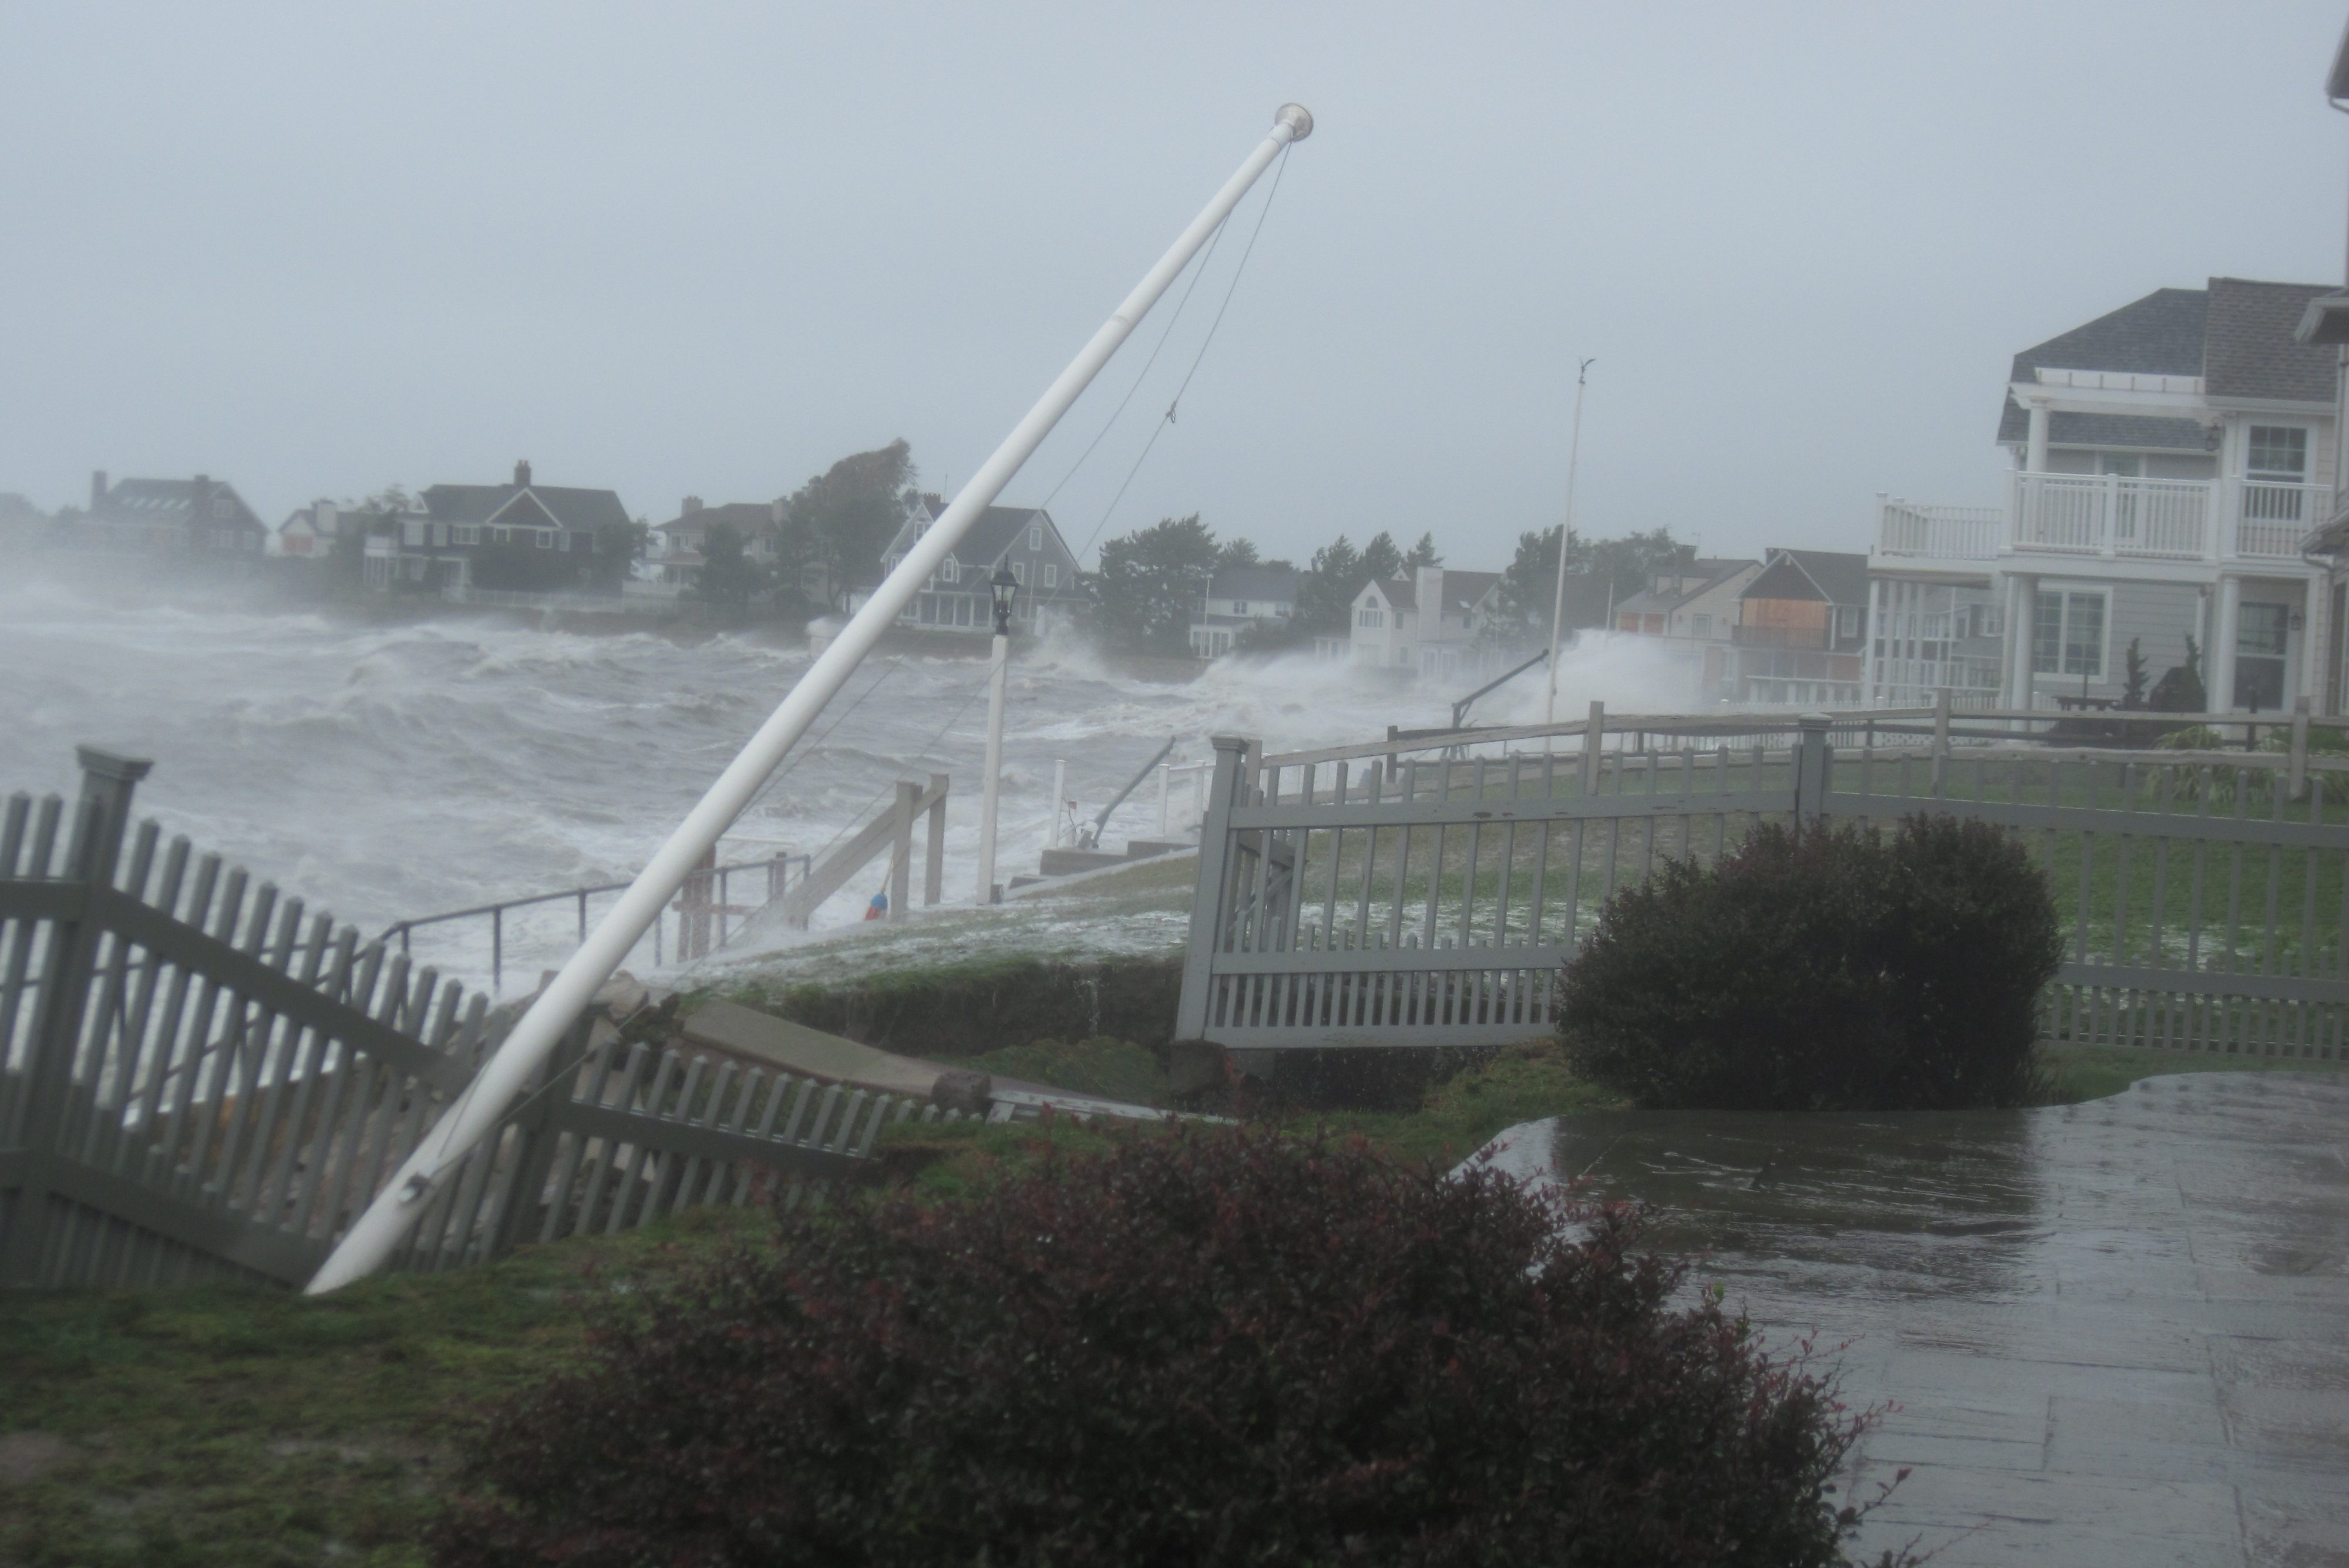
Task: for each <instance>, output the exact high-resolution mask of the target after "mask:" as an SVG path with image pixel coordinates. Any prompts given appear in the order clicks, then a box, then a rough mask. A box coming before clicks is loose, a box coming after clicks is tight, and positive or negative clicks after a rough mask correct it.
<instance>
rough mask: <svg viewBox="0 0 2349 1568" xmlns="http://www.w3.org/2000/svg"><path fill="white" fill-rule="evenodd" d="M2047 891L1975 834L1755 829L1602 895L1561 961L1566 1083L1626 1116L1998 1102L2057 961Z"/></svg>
mask: <svg viewBox="0 0 2349 1568" xmlns="http://www.w3.org/2000/svg"><path fill="white" fill-rule="evenodd" d="M2063 945H2064V944H2063V930H2062V928H2061V926H2060V924H2059V922H2058V919H2057V916H2056V912H2055V901H2054V897H2053V896H2052V895H2051V894H2050V893H2049V891H2048V888H2047V880H2046V878H2045V877H2044V876H2043V875H2042V874H2041V873H2040V871H2039V868H2038V867H2036V866H2034V865H2033V864H2032V861H2031V857H2030V856H2029V854H2027V853H2026V852H2025V851H2024V849H2023V846H2022V845H2021V844H2020V843H2019V842H2018V841H2017V840H2016V838H2015V837H2014V836H2013V834H2011V833H2009V832H2007V831H2006V830H2005V829H2003V828H2000V827H1996V826H1992V825H1991V824H1989V823H1986V822H1978V821H1971V820H1967V821H1961V820H1959V819H1957V818H1954V817H1950V816H1912V817H1909V818H1908V819H1906V820H1905V821H1903V822H1902V823H1901V824H1900V826H1899V830H1898V831H1897V832H1895V833H1893V834H1892V835H1891V836H1889V837H1887V836H1884V835H1882V834H1879V833H1878V832H1877V831H1876V830H1875V829H1873V828H1858V827H1853V826H1838V827H1836V828H1834V829H1831V830H1828V829H1817V828H1815V829H1812V830H1811V831H1809V832H1806V833H1805V834H1804V835H1802V836H1801V837H1800V838H1799V839H1797V838H1796V836H1795V835H1794V834H1793V833H1791V832H1789V831H1788V830H1787V829H1786V828H1785V827H1781V826H1775V825H1764V826H1761V827H1758V828H1756V829H1755V830H1754V833H1753V834H1752V836H1749V837H1748V838H1747V839H1746V840H1745V842H1744V844H1743V845H1741V846H1739V847H1738V848H1736V849H1734V850H1733V851H1732V852H1730V853H1729V854H1728V855H1725V856H1723V857H1722V859H1721V860H1720V862H1719V863H1718V864H1716V865H1713V866H1700V865H1696V864H1693V863H1691V862H1685V861H1674V862H1671V863H1669V864H1667V865H1666V866H1665V867H1663V868H1662V869H1661V870H1660V871H1659V872H1657V874H1656V875H1655V876H1654V877H1651V879H1650V880H1648V881H1647V882H1645V883H1643V884H1641V885H1640V886H1639V887H1635V888H1626V889H1625V890H1624V891H1622V892H1620V893H1618V894H1617V895H1616V896H1615V897H1614V898H1611V899H1609V901H1608V904H1607V908H1606V909H1605V911H1604V912H1603V913H1602V915H1601V917H1600V919H1599V929H1598V930H1597V932H1596V933H1594V934H1593V936H1592V937H1591V939H1590V940H1588V942H1586V943H1585V944H1583V947H1582V950H1581V951H1579V952H1578V953H1577V954H1576V955H1575V957H1574V958H1573V960H1572V961H1569V962H1568V964H1567V966H1566V982H1565V989H1564V992H1563V994H1562V996H1561V998H1560V1002H1559V1025H1558V1032H1559V1035H1560V1038H1561V1039H1562V1040H1563V1041H1564V1043H1565V1044H1566V1048H1567V1053H1568V1058H1569V1060H1571V1061H1572V1063H1573V1064H1574V1066H1575V1069H1576V1071H1578V1072H1579V1073H1581V1074H1583V1075H1586V1076H1588V1077H1590V1078H1592V1079H1595V1080H1597V1081H1598V1082H1599V1083H1602V1084H1605V1085H1608V1086H1609V1087H1611V1088H1615V1089H1618V1090H1620V1091H1622V1092H1623V1093H1626V1094H1628V1095H1630V1096H1633V1097H1634V1098H1636V1099H1638V1100H1639V1101H1640V1102H1641V1103H1642V1104H1645V1105H1651V1106H1692V1107H1702V1108H1732V1109H1774V1110H1879V1111H1884V1110H1925V1109H1933V1108H1951V1109H1953V1108H1960V1107H1965V1106H2013V1105H2018V1104H2021V1103H2023V1101H2025V1100H2026V1099H2027V1098H2029V1096H2030V1095H2031V1093H2032V1089H2033V1076H2034V1074H2035V1071H2036V1066H2035V1056H2034V1052H2035V1048H2036V1046H2037V1044H2038V1038H2039V1019H2038V1004H2039V992H2040V988H2041V987H2043V986H2044V985H2045V984H2046V983H2047V981H2049V980H2051V979H2053V978H2054V974H2055V971H2056V969H2057V967H2058V966H2059V964H2060V963H2061V961H2062V960H2063Z"/></svg>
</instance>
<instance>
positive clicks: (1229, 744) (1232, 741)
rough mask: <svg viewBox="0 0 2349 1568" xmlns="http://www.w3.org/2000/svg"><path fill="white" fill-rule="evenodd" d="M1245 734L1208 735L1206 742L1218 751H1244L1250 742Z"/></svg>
mask: <svg viewBox="0 0 2349 1568" xmlns="http://www.w3.org/2000/svg"><path fill="white" fill-rule="evenodd" d="M1252 743H1253V742H1250V741H1249V740H1248V738H1247V736H1246V735H1210V736H1208V737H1207V744H1209V745H1211V746H1213V747H1215V748H1216V750H1217V751H1219V752H1245V751H1247V749H1248V747H1249V745H1250V744H1252Z"/></svg>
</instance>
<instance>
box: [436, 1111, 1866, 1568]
mask: <svg viewBox="0 0 2349 1568" xmlns="http://www.w3.org/2000/svg"><path fill="white" fill-rule="evenodd" d="M782 1224H783V1230H782V1232H781V1236H780V1237H779V1240H778V1245H777V1247H776V1248H775V1249H774V1251H772V1252H771V1253H768V1254H763V1255H754V1254H749V1253H743V1254H738V1255H736V1256H734V1257H732V1258H730V1260H727V1261H726V1262H722V1263H721V1264H719V1265H718V1266H716V1267H715V1268H713V1269H711V1270H709V1272H706V1273H704V1274H702V1275H701V1276H699V1277H698V1279H696V1280H694V1281H693V1282H691V1283H690V1284H689V1285H688V1287H687V1288H685V1289H684V1290H682V1291H680V1292H677V1293H670V1294H667V1295H664V1296H661V1297H658V1298H656V1299H655V1300H653V1301H652V1302H651V1303H649V1305H648V1306H647V1308H646V1309H645V1310H644V1311H642V1313H641V1314H639V1315H637V1316H636V1317H633V1318H626V1319H616V1320H615V1322H614V1323H613V1324H612V1325H611V1328H610V1330H609V1331H608V1332H607V1334H605V1337H604V1338H603V1340H602V1342H601V1344H600V1346H599V1348H598V1350H597V1352H596V1354H595V1358H594V1360H593V1362H592V1364H591V1365H589V1366H587V1367H586V1368H585V1370H582V1371H580V1372H578V1373H576V1374H575V1375H573V1376H565V1377H563V1378H560V1379H558V1380H556V1381H554V1383H552V1384H550V1385H549V1386H546V1387H544V1388H543V1389H541V1390H539V1391H537V1392H535V1393H533V1394H531V1395H528V1396H526V1397H523V1398H522V1399H521V1400H519V1401H518V1402H516V1403H514V1404H512V1406H510V1407H508V1408H506V1409H505V1410H504V1411H503V1412H502V1414H501V1415H500V1416H499V1417H497V1418H496V1419H495V1420H494V1421H493V1422H492V1425H491V1427H490V1428H489V1430H488V1431H487V1432H486V1433H485V1434H483V1435H482V1437H481V1439H480V1442H479V1445H478V1449H477V1452H476V1459H475V1460H474V1464H473V1468H472V1469H471V1485H472V1486H473V1488H474V1491H473V1494H472V1495H471V1497H470V1498H469V1499H467V1500H465V1501H460V1503H459V1504H458V1505H457V1506H456V1507H455V1508H454V1509H453V1510H452V1511H451V1512H450V1514H449V1515H448V1516H447V1517H446V1518H445V1519H444V1520H443V1521H442V1522H441V1523H440V1525H439V1526H438V1527H437V1529H436V1531H435V1532H434V1535H433V1552H434V1557H435V1560H436V1561H437V1562H438V1563H440V1564H441V1565H442V1568H492V1565H495V1568H522V1565H523V1564H531V1563H548V1562H559V1563H569V1564H572V1565H573V1568H620V1565H623V1564H626V1565H629V1568H634V1565H636V1564H641V1563H704V1564H713V1565H715V1564H726V1565H729V1568H751V1565H754V1564H782V1563H794V1564H796V1563H810V1564H813V1563H823V1564H830V1565H833V1568H864V1565H872V1568H882V1565H887V1568H931V1565H936V1568H947V1565H949V1564H952V1565H956V1568H960V1565H964V1564H970V1563H993V1564H996V1565H997V1568H1022V1565H1036V1568H1042V1565H1045V1564H1052V1565H1055V1568H1111V1565H1116V1568H1128V1565H1134V1568H1160V1565H1164V1568H1178V1565H1179V1568H1191V1565H1193V1564H1233V1565H1237V1564H1242V1563H1360V1564H1365V1565H1381V1564H1406V1563H1408V1564H1413V1565H1418V1568H1441V1565H1453V1564H1457V1565H1462V1568H1466V1565H1470V1564H1475V1565H1482V1564H1485V1563H1524V1564H1528V1565H1532V1564H1550V1563H1560V1564H1562V1563H1573V1564H1577V1565H1580V1568H1613V1565H1621V1568H1634V1565H1637V1568H1647V1565H1649V1564H1653V1563H1705V1564H1742V1563H1751V1564H1755V1565H1757V1568H1759V1565H1763V1564H1767V1565H1769V1568H1804V1565H1814V1564H1817V1565H1824V1564H1831V1563H1838V1562H1840V1561H1842V1557H1841V1546H1842V1541H1843V1538H1844V1536H1845V1532H1846V1530H1847V1526H1848V1525H1849V1524H1850V1523H1851V1522H1852V1521H1853V1518H1854V1511H1851V1510H1848V1509H1846V1508H1840V1507H1838V1506H1837V1500H1836V1499H1835V1497H1834V1496H1833V1495H1832V1494H1833V1491H1834V1487H1833V1484H1832V1479H1833V1477H1834V1476H1835V1474H1836V1472H1837V1468H1838V1465H1839V1464H1840V1461H1841V1460H1842V1459H1843V1457H1844V1455H1845V1454H1846V1452H1847V1450H1848V1449H1849V1447H1850V1444H1851V1442H1852V1439H1853V1438H1854V1437H1855V1436H1856V1435H1857V1430H1858V1429H1859V1427H1860V1425H1861V1422H1860V1420H1859V1419H1858V1418H1857V1417H1852V1416H1849V1415H1847V1414H1844V1413H1842V1409H1841V1407H1840V1406H1839V1405H1837V1403H1836V1402H1835V1401H1834V1399H1833V1397H1832V1395H1831V1393H1830V1391H1829V1390H1828V1389H1826V1387H1824V1386H1822V1385H1821V1384H1820V1383H1819V1382H1818V1381H1817V1380H1816V1379H1815V1378H1814V1377H1812V1376H1809V1375H1807V1374H1806V1372H1805V1371H1804V1369H1803V1367H1802V1366H1801V1365H1800V1364H1799V1363H1794V1364H1787V1363H1773V1362H1772V1361H1770V1360H1768V1359H1767V1358H1765V1357H1764V1355H1762V1353H1761V1351H1760V1349H1759V1347H1758V1346H1757V1345H1756V1344H1755V1342H1754V1339H1753V1338H1752V1337H1751V1336H1750V1335H1749V1334H1747V1332H1746V1330H1745V1326H1744V1323H1743V1322H1742V1321H1740V1320H1738V1319H1735V1318H1732V1317H1730V1316H1728V1315H1727V1314H1724V1313H1723V1311H1722V1309H1721V1307H1720V1304H1719V1302H1718V1299H1717V1296H1716V1295H1714V1294H1713V1293H1696V1299H1695V1301H1694V1302H1693V1303H1692V1304H1689V1305H1685V1306H1682V1305H1675V1304H1673V1303H1674V1300H1675V1293H1676V1291H1678V1289H1679V1287H1680V1284H1681V1282H1682V1277H1681V1273H1680V1271H1679V1270H1678V1269H1677V1268H1676V1267H1675V1266H1673V1265H1671V1264H1668V1263H1666V1262H1661V1261H1660V1260H1658V1259H1656V1258H1655V1257H1653V1256H1650V1255H1645V1254H1641V1253H1640V1252H1638V1251H1634V1250H1633V1244H1634V1242H1635V1241H1636V1239H1637V1220H1636V1217H1635V1216H1634V1215H1632V1214H1631V1213H1630V1212H1629V1211H1628V1210H1621V1209H1616V1208H1599V1207H1597V1206H1581V1207H1570V1206H1568V1205H1566V1204H1563V1203H1560V1202H1557V1201H1556V1200H1551V1199H1541V1198H1537V1197H1535V1196H1531V1195H1529V1194H1528V1193H1527V1192H1526V1190H1525V1189H1521V1188H1519V1187H1518V1186H1517V1185H1516V1184H1515V1183H1514V1182H1512V1181H1510V1180H1508V1179H1506V1178H1503V1177H1500V1176H1497V1175H1495V1174H1494V1173H1493V1172H1491V1171H1489V1170H1485V1169H1482V1168H1476V1169H1473V1170H1471V1171H1469V1172H1468V1173H1465V1174H1464V1175H1463V1176H1461V1177H1459V1178H1457V1179H1453V1178H1446V1177H1444V1176H1443V1175H1441V1174H1438V1173H1437V1172H1435V1171H1434V1170H1433V1169H1431V1168H1404V1167H1401V1166H1397V1165H1394V1164H1392V1163H1389V1162H1387V1161H1385V1160H1382V1159H1381V1158H1378V1157H1377V1156H1375V1155H1373V1154H1371V1153H1370V1152H1369V1151H1368V1149H1367V1148H1366V1147H1363V1146H1362V1145H1361V1144H1360V1143H1359V1142H1357V1143H1349V1144H1337V1143H1331V1142H1328V1141H1311V1142H1306V1141H1294V1140H1288V1139H1284V1138H1281V1137H1276V1136H1272V1135H1268V1134H1265V1133H1261V1132H1246V1131H1242V1132H1233V1133H1223V1132H1204V1131H1200V1130H1197V1129H1191V1130H1186V1131H1177V1132H1174V1133H1171V1134H1166V1133H1152V1134H1142V1133H1130V1134H1124V1135H1120V1136H1116V1137H1112V1138H1111V1139H1109V1140H1108V1147H1106V1148H1105V1149H1104V1150H1102V1152H1098V1153H1092V1154H1078V1155H1072V1156H1067V1157H1062V1158H1053V1159H1050V1160H1049V1161H1047V1162H1045V1163H1043V1164H1042V1165H1040V1166H1037V1167H1031V1168H1025V1169H1023V1170H1020V1171H1019V1172H1018V1173H1017V1174H1015V1175H1011V1176H1009V1177H1006V1178H1005V1179H1002V1180H1000V1181H999V1182H997V1183H995V1184H994V1185H993V1186H992V1187H991V1188H990V1189H988V1190H986V1191H984V1192H982V1193H979V1194H978V1196H977V1197H976V1198H975V1199H971V1200H968V1201H947V1202H940V1201H935V1200H932V1201H923V1200H920V1199H916V1198H914V1197H912V1196H906V1195H900V1196H897V1197H894V1198H891V1199H883V1200H880V1201H877V1202H874V1203H870V1204H854V1205H848V1206H844V1207H842V1208H838V1209H834V1210H830V1211H829V1212H823V1211H818V1212H813V1213H806V1214H800V1215H794V1216H791V1217H787V1218H786V1219H785V1220H783V1221H782Z"/></svg>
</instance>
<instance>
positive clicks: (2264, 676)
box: [2234, 601, 2292, 713]
mask: <svg viewBox="0 0 2349 1568" xmlns="http://www.w3.org/2000/svg"><path fill="white" fill-rule="evenodd" d="M2291 626H2292V607H2291V606H2290V605H2270V604H2252V603H2250V602H2248V601H2246V602H2245V603H2244V604H2243V605H2242V606H2241V607H2240V609H2239V610H2238V611H2237V612H2236V621H2235V701H2234V706H2235V707H2236V708H2238V709H2249V710H2250V711H2252V712H2254V713H2271V712H2273V711H2276V710H2277V709H2279V708H2281V707H2282V706H2283V671H2284V654H2285V653H2286V651H2287V650H2288V649H2290V648H2291V642H2290V635H2291Z"/></svg>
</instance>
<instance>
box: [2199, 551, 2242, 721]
mask: <svg viewBox="0 0 2349 1568" xmlns="http://www.w3.org/2000/svg"><path fill="white" fill-rule="evenodd" d="M2242 618H2243V579H2242V578H2240V577H2239V576H2234V575H2233V574H2232V573H2229V574H2228V575H2227V576H2222V577H2220V579H2219V624H2218V625H2217V626H2215V627H2213V628H2211V629H2210V646H2209V647H2208V648H2206V649H2203V650H2202V677H2203V691H2204V701H2205V702H2206V703H2207V704H2208V705H2209V711H2211V712H2213V713H2231V712H2233V711H2235V639H2236V636H2237V635H2238V631H2239V628H2240V626H2241V624H2242Z"/></svg>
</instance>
